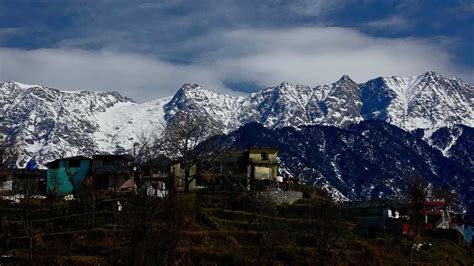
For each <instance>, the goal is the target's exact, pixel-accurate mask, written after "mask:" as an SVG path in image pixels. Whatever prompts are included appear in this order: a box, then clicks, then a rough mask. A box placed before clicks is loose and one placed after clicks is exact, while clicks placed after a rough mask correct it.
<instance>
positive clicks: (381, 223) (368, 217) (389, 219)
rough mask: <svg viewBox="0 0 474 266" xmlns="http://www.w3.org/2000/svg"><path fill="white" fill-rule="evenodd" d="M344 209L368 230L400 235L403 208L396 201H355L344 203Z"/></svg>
mask: <svg viewBox="0 0 474 266" xmlns="http://www.w3.org/2000/svg"><path fill="white" fill-rule="evenodd" d="M344 207H345V209H346V210H347V211H348V213H350V215H351V216H352V217H353V218H355V219H356V220H357V221H359V222H360V223H361V224H363V225H365V226H367V227H369V228H374V229H383V230H388V231H391V232H394V233H401V229H402V211H403V206H402V204H401V203H399V202H397V201H393V200H384V199H379V200H367V201H355V202H347V203H345V204H344Z"/></svg>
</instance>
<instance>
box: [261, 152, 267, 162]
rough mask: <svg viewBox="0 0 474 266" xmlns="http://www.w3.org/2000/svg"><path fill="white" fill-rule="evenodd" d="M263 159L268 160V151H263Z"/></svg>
mask: <svg viewBox="0 0 474 266" xmlns="http://www.w3.org/2000/svg"><path fill="white" fill-rule="evenodd" d="M262 160H264V161H265V160H268V153H266V152H262Z"/></svg>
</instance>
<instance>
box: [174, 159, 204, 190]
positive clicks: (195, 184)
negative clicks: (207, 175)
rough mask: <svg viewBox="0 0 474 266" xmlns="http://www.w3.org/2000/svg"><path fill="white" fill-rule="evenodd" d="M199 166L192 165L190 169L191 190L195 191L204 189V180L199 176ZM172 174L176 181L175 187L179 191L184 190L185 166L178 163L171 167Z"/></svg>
mask: <svg viewBox="0 0 474 266" xmlns="http://www.w3.org/2000/svg"><path fill="white" fill-rule="evenodd" d="M197 169H198V164H197V163H196V162H194V163H192V164H191V166H190V168H189V179H190V180H191V182H190V183H189V190H195V189H198V188H203V187H204V186H203V183H202V179H201V178H200V176H198V171H197ZM170 174H171V176H172V177H173V179H174V186H175V187H176V189H177V190H184V187H185V180H184V179H185V164H184V163H181V162H179V161H176V162H174V163H172V164H171V166H170Z"/></svg>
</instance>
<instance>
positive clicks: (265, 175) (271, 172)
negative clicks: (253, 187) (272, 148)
mask: <svg viewBox="0 0 474 266" xmlns="http://www.w3.org/2000/svg"><path fill="white" fill-rule="evenodd" d="M277 171H278V167H277V166H276V165H270V166H254V177H255V179H257V180H276V176H277Z"/></svg>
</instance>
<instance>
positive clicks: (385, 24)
mask: <svg viewBox="0 0 474 266" xmlns="http://www.w3.org/2000/svg"><path fill="white" fill-rule="evenodd" d="M367 26H368V27H369V28H372V29H376V30H389V31H392V32H393V31H404V30H407V29H410V28H411V27H412V25H411V24H410V22H409V21H408V20H406V19H405V18H403V17H400V16H390V17H387V18H384V19H381V20H376V21H371V22H369V23H367Z"/></svg>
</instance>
